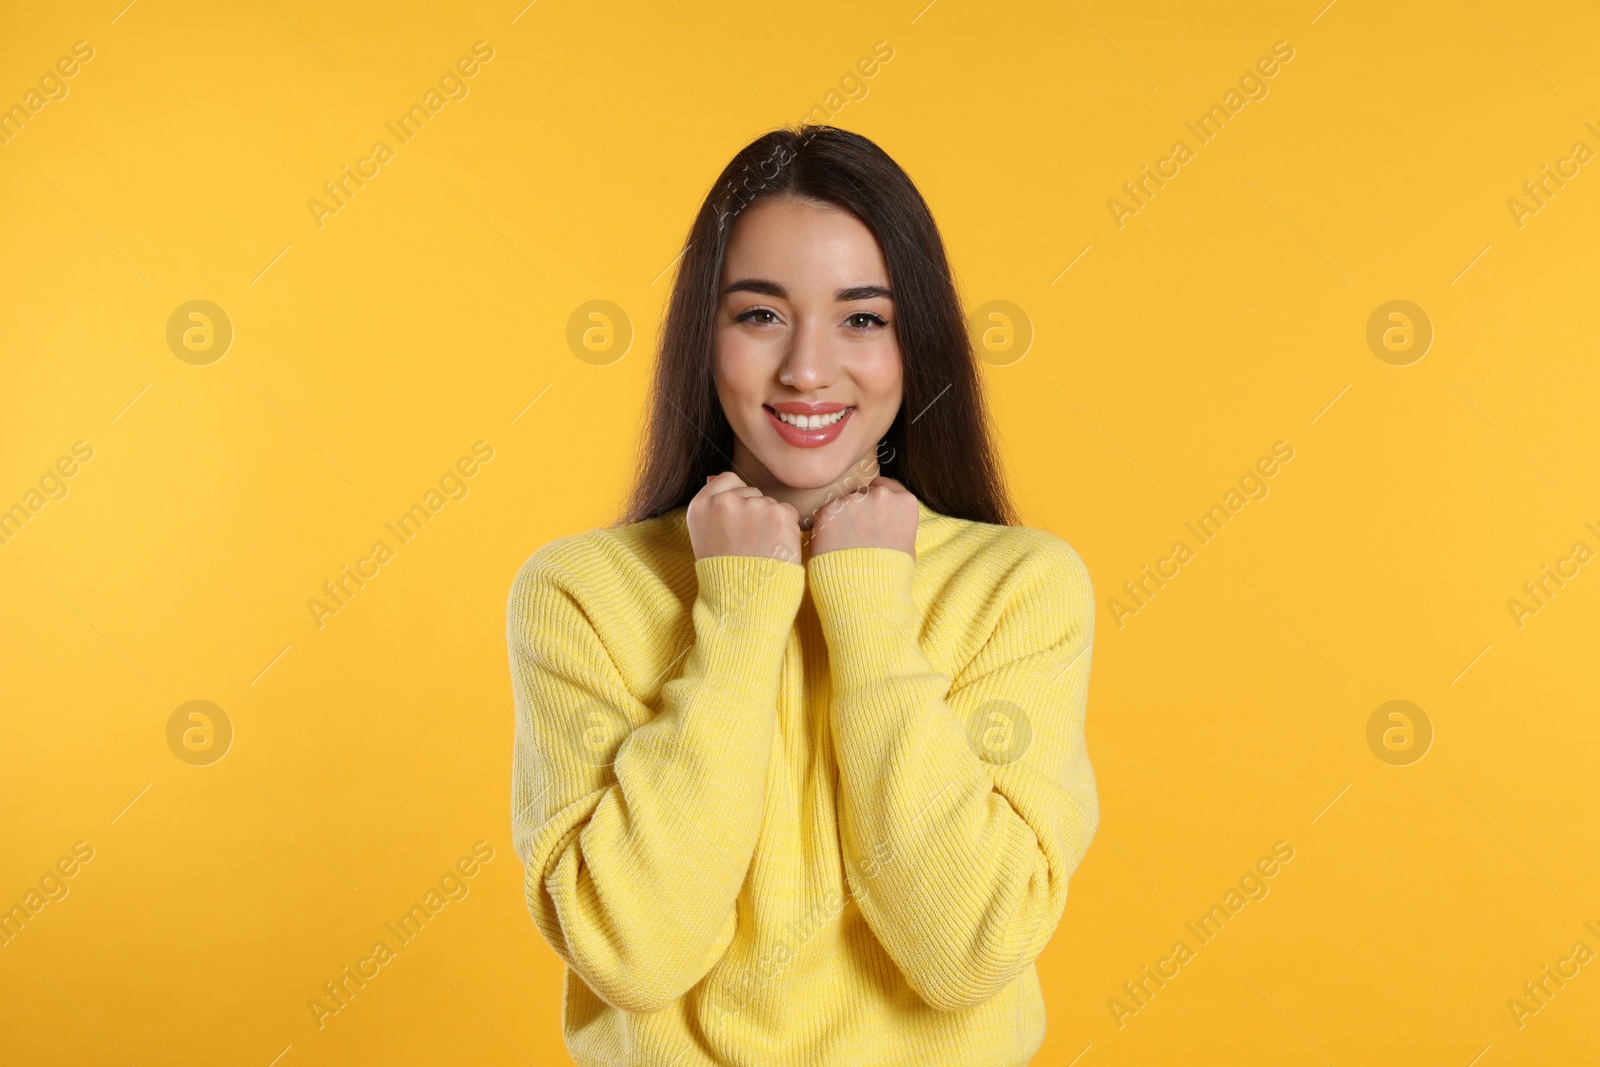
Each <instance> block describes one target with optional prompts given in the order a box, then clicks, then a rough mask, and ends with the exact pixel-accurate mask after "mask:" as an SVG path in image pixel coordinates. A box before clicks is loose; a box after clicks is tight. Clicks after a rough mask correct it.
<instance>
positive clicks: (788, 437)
mask: <svg viewBox="0 0 1600 1067" xmlns="http://www.w3.org/2000/svg"><path fill="white" fill-rule="evenodd" d="M761 410H763V411H765V412H766V413H767V419H768V420H769V421H770V422H771V424H772V428H773V430H774V431H776V432H777V435H778V436H779V437H780V438H782V439H783V441H784V442H785V443H786V444H790V445H793V446H795V447H796V448H820V447H822V446H823V445H826V444H828V443H829V442H831V441H834V440H836V439H837V438H838V437H839V435H840V434H841V433H843V432H844V427H845V425H846V423H848V422H849V421H850V416H851V415H852V414H854V413H855V410H856V409H855V408H854V407H853V406H852V407H845V408H840V409H839V410H838V411H830V412H828V413H827V414H825V415H800V414H794V413H790V412H787V411H784V412H780V411H778V410H777V409H775V408H773V407H770V406H769V405H766V404H762V405H761Z"/></svg>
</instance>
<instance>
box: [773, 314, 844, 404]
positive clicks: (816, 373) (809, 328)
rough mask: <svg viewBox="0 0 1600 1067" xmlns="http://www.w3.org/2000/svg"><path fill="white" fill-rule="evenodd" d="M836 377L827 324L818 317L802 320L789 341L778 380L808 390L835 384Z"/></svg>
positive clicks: (806, 391)
mask: <svg viewBox="0 0 1600 1067" xmlns="http://www.w3.org/2000/svg"><path fill="white" fill-rule="evenodd" d="M833 377H834V369H833V356H832V353H831V352H830V351H829V349H828V340H827V336H826V333H825V327H824V326H823V325H822V324H821V323H820V322H816V321H812V322H801V324H800V325H799V326H798V327H796V329H795V331H794V334H793V335H792V337H791V340H790V342H789V351H788V352H787V354H785V356H784V359H783V364H782V366H781V367H780V368H779V371H778V380H779V381H780V382H782V383H783V384H784V385H787V386H789V387H790V388H791V389H794V390H796V391H797V392H802V393H808V392H811V391H813V390H816V389H821V388H823V387H825V386H827V385H830V384H832V382H833Z"/></svg>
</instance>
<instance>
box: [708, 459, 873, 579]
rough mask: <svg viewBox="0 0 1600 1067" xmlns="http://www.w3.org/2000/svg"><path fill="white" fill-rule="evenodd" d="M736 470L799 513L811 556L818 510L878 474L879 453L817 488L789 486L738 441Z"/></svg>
mask: <svg viewBox="0 0 1600 1067" xmlns="http://www.w3.org/2000/svg"><path fill="white" fill-rule="evenodd" d="M733 470H734V473H736V474H738V475H739V476H740V477H741V478H743V479H744V480H745V482H746V483H747V484H749V485H751V486H754V487H755V488H757V489H759V490H761V492H762V493H764V494H765V495H767V496H770V497H771V498H772V499H774V500H781V501H783V502H784V503H785V504H788V505H790V506H792V507H793V508H794V509H795V510H796V511H798V512H799V513H800V529H801V530H802V531H804V533H803V534H802V536H801V555H802V556H809V555H810V546H811V534H810V530H811V523H812V520H813V519H814V518H815V517H816V514H817V512H818V511H820V510H821V509H822V508H824V507H826V506H827V505H828V503H829V502H830V501H833V500H836V499H838V498H840V497H843V496H848V495H849V494H850V493H853V492H856V491H857V490H859V489H863V488H865V487H866V486H867V485H868V484H870V483H871V482H872V479H874V478H876V477H877V476H878V473H879V471H878V454H877V451H876V449H874V450H873V451H871V452H868V453H867V454H866V455H865V456H862V457H861V458H860V459H859V460H857V461H856V462H855V463H852V464H851V465H850V466H849V467H847V468H846V469H845V471H844V473H843V474H841V475H840V476H839V477H838V478H836V479H834V480H833V481H832V482H830V483H829V484H827V485H822V486H817V487H816V488H814V489H810V488H804V487H799V486H793V485H786V484H785V483H783V482H781V481H779V480H778V479H777V478H776V477H775V476H774V475H773V474H772V472H771V471H769V470H767V468H766V466H765V465H764V464H763V463H762V462H761V461H760V460H758V459H756V457H755V455H754V454H753V453H751V452H749V451H747V450H746V449H745V447H744V444H743V443H742V442H740V441H737V440H735V441H734V446H733Z"/></svg>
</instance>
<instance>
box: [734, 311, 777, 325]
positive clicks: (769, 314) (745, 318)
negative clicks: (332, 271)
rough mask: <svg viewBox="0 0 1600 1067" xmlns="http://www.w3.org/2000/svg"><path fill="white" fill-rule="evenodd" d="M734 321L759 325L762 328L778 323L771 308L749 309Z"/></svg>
mask: <svg viewBox="0 0 1600 1067" xmlns="http://www.w3.org/2000/svg"><path fill="white" fill-rule="evenodd" d="M762 316H765V318H763V317H762ZM734 321H735V322H754V323H758V324H760V325H762V326H766V325H769V324H771V323H774V322H777V321H778V316H777V315H776V314H775V313H774V312H773V311H772V309H771V308H751V309H750V310H749V311H744V312H741V313H740V314H739V316H738V317H737V318H736V319H734Z"/></svg>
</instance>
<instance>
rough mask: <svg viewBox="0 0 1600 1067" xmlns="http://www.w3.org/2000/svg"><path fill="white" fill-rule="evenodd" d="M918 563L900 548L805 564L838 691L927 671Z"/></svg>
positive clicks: (828, 556) (844, 553) (841, 551)
mask: <svg viewBox="0 0 1600 1067" xmlns="http://www.w3.org/2000/svg"><path fill="white" fill-rule="evenodd" d="M915 573H916V560H915V559H913V558H912V557H911V554H910V553H908V552H902V551H900V550H899V549H897V548H868V547H859V548H838V549H834V550H833V551H831V552H823V553H821V554H820V555H816V556H812V557H811V559H810V560H808V561H807V563H806V576H807V580H808V581H809V582H810V585H811V600H812V602H813V603H814V604H815V605H816V608H817V619H818V621H819V622H821V624H822V634H823V638H824V639H825V640H826V641H827V643H828V660H829V662H830V664H831V665H832V666H831V672H832V675H833V684H834V690H835V692H841V693H847V692H850V691H852V690H855V689H860V688H864V687H866V686H870V685H872V684H873V683H874V682H878V681H881V680H882V679H883V678H885V677H887V676H889V675H893V674H903V673H906V672H908V671H911V672H919V671H926V670H927V661H926V659H925V658H924V657H923V656H922V653H921V650H920V649H919V648H918V647H917V644H916V633H915V631H914V630H913V628H912V622H913V620H914V619H915V617H916V604H915V603H914V602H913V601H912V599H911V580H912V578H913V576H914V575H915Z"/></svg>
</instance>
